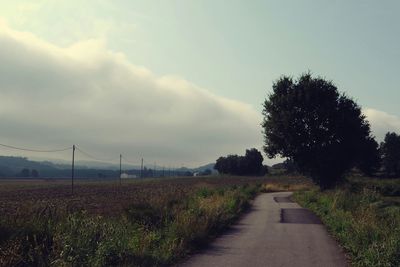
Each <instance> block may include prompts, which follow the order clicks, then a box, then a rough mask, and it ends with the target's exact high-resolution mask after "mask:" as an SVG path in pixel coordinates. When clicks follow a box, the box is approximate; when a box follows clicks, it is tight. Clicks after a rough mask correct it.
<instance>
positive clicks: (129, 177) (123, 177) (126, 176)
mask: <svg viewBox="0 0 400 267" xmlns="http://www.w3.org/2000/svg"><path fill="white" fill-rule="evenodd" d="M131 178H137V176H136V175H134V174H127V173H125V172H124V173H122V174H121V179H131Z"/></svg>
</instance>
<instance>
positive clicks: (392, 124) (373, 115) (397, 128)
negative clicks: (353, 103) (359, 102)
mask: <svg viewBox="0 0 400 267" xmlns="http://www.w3.org/2000/svg"><path fill="white" fill-rule="evenodd" d="M363 113H364V114H365V116H366V117H367V120H368V121H369V122H370V124H371V129H372V133H373V134H374V135H375V136H376V138H377V140H378V142H381V141H383V139H384V137H385V134H386V133H387V132H397V133H400V118H399V117H397V116H394V115H391V114H388V113H386V112H384V111H380V110H376V109H372V108H366V109H364V110H363Z"/></svg>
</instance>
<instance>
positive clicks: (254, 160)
mask: <svg viewBox="0 0 400 267" xmlns="http://www.w3.org/2000/svg"><path fill="white" fill-rule="evenodd" d="M263 161H264V158H263V156H262V155H261V152H260V151H258V150H257V149H255V148H252V149H247V150H246V155H245V156H238V155H228V156H227V157H220V158H218V159H217V162H216V163H215V166H214V168H215V169H216V170H217V171H218V172H219V173H222V174H232V175H264V174H266V173H267V172H268V169H267V168H266V166H263V164H262V163H263Z"/></svg>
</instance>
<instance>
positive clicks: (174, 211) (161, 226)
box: [0, 184, 261, 266]
mask: <svg viewBox="0 0 400 267" xmlns="http://www.w3.org/2000/svg"><path fill="white" fill-rule="evenodd" d="M260 190H261V184H252V185H240V186H236V185H234V186H223V187H218V188H207V187H201V188H197V189H195V190H193V191H189V192H188V193H185V194H182V195H174V194H165V195H160V196H159V199H157V200H156V201H154V200H153V201H147V200H146V199H143V200H142V201H136V202H133V203H131V204H130V205H128V206H127V207H126V208H125V210H124V212H123V213H122V214H121V216H102V215H92V214H88V213H87V211H85V210H84V209H82V210H73V211H70V210H69V209H68V208H64V207H58V206H56V205H50V204H49V203H43V205H38V204H37V203H32V204H31V205H29V202H27V204H26V205H25V206H24V208H21V209H20V210H19V212H17V213H13V214H12V215H10V216H4V214H3V215H2V216H1V218H0V266H110V265H119V266H164V265H169V264H172V263H174V262H176V261H177V260H179V259H182V258H183V257H184V256H185V255H187V254H188V253H190V252H191V251H193V250H194V249H196V248H198V247H201V246H202V245H204V244H206V243H207V242H208V241H209V240H210V239H211V238H213V237H214V236H216V235H217V234H218V233H220V232H221V231H222V230H224V229H225V228H227V227H229V225H231V224H232V223H233V222H234V221H235V220H236V219H237V218H238V216H239V215H240V214H241V213H242V212H243V211H244V210H246V209H247V208H248V207H249V205H250V201H251V199H253V198H254V197H255V196H256V194H257V193H258V192H259V191H260Z"/></svg>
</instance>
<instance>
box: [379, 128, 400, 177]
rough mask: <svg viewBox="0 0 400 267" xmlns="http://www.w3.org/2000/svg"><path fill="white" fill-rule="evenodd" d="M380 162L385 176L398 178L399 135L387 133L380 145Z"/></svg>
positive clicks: (399, 165)
mask: <svg viewBox="0 0 400 267" xmlns="http://www.w3.org/2000/svg"><path fill="white" fill-rule="evenodd" d="M381 153H382V162H383V167H384V168H385V171H386V175H388V176H397V177H399V176H400V135H397V134H396V133H390V132H389V133H387V134H386V136H385V140H384V142H383V143H382V144H381Z"/></svg>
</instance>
